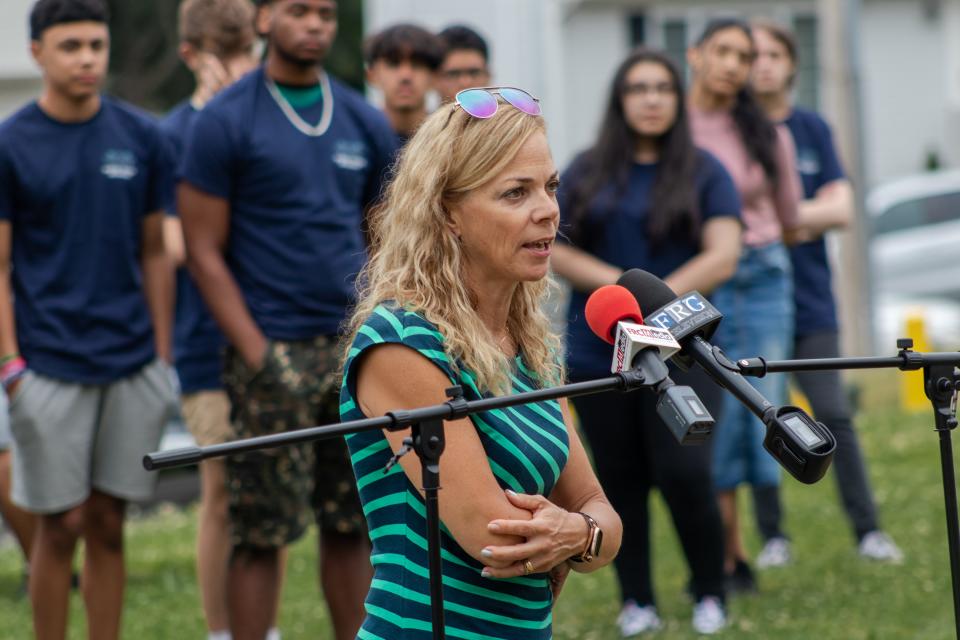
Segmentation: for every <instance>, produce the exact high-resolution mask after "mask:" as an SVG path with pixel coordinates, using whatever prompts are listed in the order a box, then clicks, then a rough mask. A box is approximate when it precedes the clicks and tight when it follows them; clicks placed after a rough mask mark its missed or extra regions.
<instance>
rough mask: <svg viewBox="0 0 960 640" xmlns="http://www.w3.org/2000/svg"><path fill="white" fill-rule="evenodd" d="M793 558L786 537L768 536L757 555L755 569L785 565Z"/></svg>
mask: <svg viewBox="0 0 960 640" xmlns="http://www.w3.org/2000/svg"><path fill="white" fill-rule="evenodd" d="M792 560H793V556H792V555H790V541H789V540H787V539H786V538H779V537H778V538H770V539H769V540H767V544H765V545H763V549H762V550H761V551H760V555H758V556H757V569H770V568H772V567H785V566H787V565H788V564H790V562H791V561H792Z"/></svg>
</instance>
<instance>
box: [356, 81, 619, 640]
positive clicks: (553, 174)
mask: <svg viewBox="0 0 960 640" xmlns="http://www.w3.org/2000/svg"><path fill="white" fill-rule="evenodd" d="M539 113H540V112H539V105H538V104H537V102H536V101H535V100H534V99H533V98H531V97H530V96H529V95H528V94H526V93H525V92H522V91H519V90H516V89H510V88H499V89H469V90H466V91H463V92H461V93H460V94H458V98H457V100H456V101H455V102H454V103H451V104H448V105H445V106H444V107H441V108H440V109H439V110H438V111H437V112H435V113H434V114H433V115H431V116H430V117H429V118H428V119H427V120H426V121H425V123H424V124H423V125H422V127H421V128H420V130H419V131H418V132H417V134H416V135H415V136H414V137H413V138H412V140H411V141H410V143H409V145H408V146H407V147H406V149H405V150H404V152H403V156H402V158H401V160H400V163H399V168H398V170H397V175H396V177H395V179H394V181H393V183H392V184H391V185H390V187H389V189H388V192H387V197H386V200H385V203H384V205H383V207H382V208H381V209H380V210H379V211H378V212H377V214H376V215H375V216H374V219H373V221H372V229H371V231H372V234H373V242H372V245H373V246H374V247H375V251H374V252H373V255H372V256H371V259H370V262H369V263H368V265H367V267H366V269H365V273H364V274H363V275H362V277H361V278H360V279H359V280H358V282H362V283H363V289H362V290H361V291H360V296H359V301H358V305H357V308H356V310H355V313H354V315H353V318H352V320H351V323H350V326H349V337H350V343H351V344H350V347H349V350H348V352H347V357H346V362H345V365H344V374H345V375H344V385H343V389H342V394H341V416H342V418H343V419H345V420H349V419H355V418H360V417H363V416H378V415H382V414H383V413H384V412H386V411H388V410H391V409H401V408H412V407H419V406H424V405H428V404H433V403H438V402H443V401H444V400H445V393H444V391H445V389H446V388H447V387H449V386H450V385H451V383H454V384H459V385H461V386H462V387H463V389H464V392H465V394H466V397H467V399H468V400H470V399H478V398H481V397H484V396H488V395H490V394H505V393H510V392H519V391H523V390H528V389H530V388H534V387H540V386H548V385H553V384H556V383H559V382H560V381H561V380H562V378H563V371H562V367H561V365H560V364H559V363H558V361H557V359H556V356H557V353H558V347H559V339H558V337H557V336H556V335H554V334H552V333H551V331H550V329H549V323H548V321H547V318H546V317H545V315H544V314H543V313H542V311H541V302H542V299H543V296H544V294H545V293H546V291H547V287H548V282H547V273H548V270H549V261H550V252H551V248H552V245H553V241H554V237H555V235H556V231H557V224H558V221H559V211H558V207H557V200H556V191H557V187H558V178H557V170H556V167H555V166H554V164H553V160H552V158H551V155H550V149H549V147H548V146H547V138H546V135H545V128H544V123H543V119H542V117H540V115H539ZM406 435H408V432H399V433H389V432H374V433H365V434H356V435H354V436H351V437H350V438H348V444H349V446H350V450H351V453H352V460H353V465H354V471H355V472H356V475H357V480H358V486H359V487H360V497H361V500H362V501H363V505H364V512H365V515H366V517H367V521H368V524H369V528H370V537H371V539H372V542H373V554H372V561H373V564H374V568H375V576H374V580H373V585H372V587H371V589H370V593H369V594H368V596H367V601H366V609H367V617H366V620H365V621H364V624H363V628H362V629H361V632H360V635H359V636H358V637H361V638H368V637H370V638H372V637H382V638H397V639H413V638H428V637H430V608H429V600H428V599H427V596H426V594H427V593H429V589H428V584H427V569H426V567H427V551H426V544H425V537H426V526H425V514H424V508H423V501H422V496H421V494H420V491H419V489H418V488H419V487H420V486H421V482H420V467H419V462H418V461H417V459H416V456H412V455H411V456H405V457H404V458H402V459H401V464H400V465H397V466H395V467H393V468H392V469H391V471H390V472H389V473H387V474H384V473H383V471H382V470H383V467H384V465H385V464H386V462H387V460H388V459H389V458H390V456H391V455H392V451H391V450H395V449H397V448H399V447H400V445H401V442H402V440H403V438H404V437H405V436H406ZM446 437H447V446H446V451H445V452H444V454H443V459H442V462H441V466H442V469H441V477H442V483H443V490H442V491H441V492H440V517H441V520H442V522H443V525H444V527H443V533H442V545H443V574H444V589H445V591H444V596H445V600H446V607H445V609H446V624H447V629H448V632H451V633H452V632H454V630H456V631H457V632H458V637H481V636H482V637H497V638H549V637H551V621H552V618H551V607H552V604H553V600H554V598H555V597H556V595H557V594H558V593H559V590H560V587H561V586H562V584H563V580H564V578H565V577H566V575H567V572H568V571H569V570H570V569H571V568H573V569H574V570H577V571H583V572H586V571H593V570H596V569H598V568H600V567H602V566H604V565H606V564H608V563H609V562H610V561H611V560H612V559H613V557H614V556H615V555H616V553H617V550H618V549H619V547H620V538H621V524H620V518H619V516H617V514H616V512H615V511H614V510H613V508H612V507H611V506H610V503H609V501H608V500H607V498H606V496H605V495H604V493H603V490H602V489H601V488H600V484H599V483H598V481H597V479H596V476H595V475H594V473H593V471H592V470H591V468H590V464H589V462H588V460H587V456H586V454H585V452H584V449H583V445H582V444H581V442H580V439H579V437H578V436H577V434H576V431H575V430H574V429H573V428H571V426H570V419H569V415H568V412H567V408H566V404H565V403H563V402H560V403H558V402H553V401H551V402H542V403H538V404H531V405H525V406H522V407H517V408H514V409H509V410H503V411H491V412H487V413H481V414H478V415H476V416H474V417H473V418H472V419H464V420H457V421H453V422H448V423H447V425H446Z"/></svg>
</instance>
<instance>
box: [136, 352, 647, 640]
mask: <svg viewBox="0 0 960 640" xmlns="http://www.w3.org/2000/svg"><path fill="white" fill-rule="evenodd" d="M656 382H657V381H656V380H649V381H648V380H646V379H645V377H644V375H643V373H642V372H641V371H640V370H639V369H631V370H628V371H623V372H621V373H618V374H616V375H613V376H610V377H608V378H600V379H598V380H590V381H587V382H578V383H573V384H567V385H562V386H559V387H551V388H549V389H538V390H535V391H529V392H526V393H518V394H514V395H508V396H497V397H491V398H483V399H481V400H473V401H467V400H464V398H463V389H462V388H461V387H459V386H455V387H450V388H449V389H447V397H448V398H449V400H447V401H446V402H444V403H442V404H435V405H431V406H428V407H423V408H420V409H410V410H402V411H390V412H387V413H386V414H385V415H384V416H382V417H379V418H365V419H362V420H351V421H349V422H341V423H339V424H334V425H329V426H322V427H310V428H306V429H298V430H295V431H286V432H284V433H277V434H270V435H265V436H258V437H255V438H248V439H245V440H237V441H234V442H226V443H223V444H215V445H210V446H208V447H185V448H181V449H174V450H172V451H162V452H153V453H148V454H147V455H145V456H144V457H143V466H144V468H145V469H146V470H147V471H154V470H157V469H169V468H173V467H181V466H186V465H193V464H198V463H199V462H201V461H203V460H207V459H209V458H218V457H221V456H228V455H233V454H237V453H245V452H248V451H259V450H262V449H272V448H274V447H282V446H287V445H291V444H299V443H304V442H312V441H315V440H325V439H328V438H337V437H342V436H345V435H349V434H351V433H361V432H365V431H373V430H376V429H380V430H382V429H387V430H389V431H400V430H403V429H406V428H407V427H410V428H411V434H410V436H409V437H407V438H405V439H404V441H403V446H402V447H401V448H400V449H399V450H398V451H397V452H396V454H395V455H394V456H393V457H392V458H391V459H390V461H389V462H388V463H387V465H386V467H385V468H384V473H386V472H387V471H389V469H390V468H391V467H392V466H393V465H394V464H396V463H397V461H399V459H400V458H401V457H403V456H404V455H406V454H407V453H409V452H410V451H411V450H412V451H414V452H415V453H416V454H417V456H418V457H419V458H420V467H421V472H422V475H423V486H422V487H421V488H422V489H423V493H424V502H425V503H426V512H427V518H426V520H427V553H428V561H429V562H428V564H429V567H428V568H429V576H430V615H431V622H432V627H433V638H434V640H444V638H445V637H446V629H445V627H444V615H443V577H442V576H443V573H442V569H441V557H440V507H439V505H440V502H439V490H440V456H441V455H442V454H443V451H444V448H445V446H446V441H445V439H444V427H443V422H444V420H458V419H460V418H464V417H466V416H469V415H472V414H474V413H480V412H483V411H490V410H493V409H505V408H507V407H513V406H517V405H523V404H530V403H534V402H542V401H544V400H556V399H557V398H565V397H574V396H581V395H588V394H593V393H602V392H604V391H614V390H616V391H633V390H635V389H639V388H640V387H645V386H649V385H651V384H655V383H656Z"/></svg>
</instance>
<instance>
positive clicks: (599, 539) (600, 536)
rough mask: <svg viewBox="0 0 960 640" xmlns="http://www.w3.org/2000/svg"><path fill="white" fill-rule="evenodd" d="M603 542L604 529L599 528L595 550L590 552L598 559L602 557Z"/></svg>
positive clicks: (594, 541)
mask: <svg viewBox="0 0 960 640" xmlns="http://www.w3.org/2000/svg"><path fill="white" fill-rule="evenodd" d="M602 542H603V529H601V528H600V527H597V534H596V536H595V537H594V539H593V549H591V550H590V553H591V554H592V555H593V556H594V557H597V556H599V555H600V544H601V543H602Z"/></svg>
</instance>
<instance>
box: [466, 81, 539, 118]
mask: <svg viewBox="0 0 960 640" xmlns="http://www.w3.org/2000/svg"><path fill="white" fill-rule="evenodd" d="M497 96H500V97H501V98H503V99H504V100H506V101H507V102H509V103H510V104H512V105H513V106H514V107H516V108H517V109H520V111H523V112H524V113H526V114H528V115H531V116H539V115H541V113H542V112H541V111H540V101H539V100H538V99H536V98H534V97H533V96H532V95H530V94H529V93H527V92H526V91H524V90H523V89H517V88H516V87H475V88H472V89H464V90H463V91H460V92H459V93H457V95H456V97H455V98H454V101H455V102H456V103H457V104H458V105H460V108H461V109H463V110H464V111H466V112H467V113H469V114H470V115H472V116H473V117H474V118H484V119H486V118H492V117H493V115H494V114H495V113H496V112H497V108H498V107H499V106H500V102H499V101H498V100H497Z"/></svg>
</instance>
